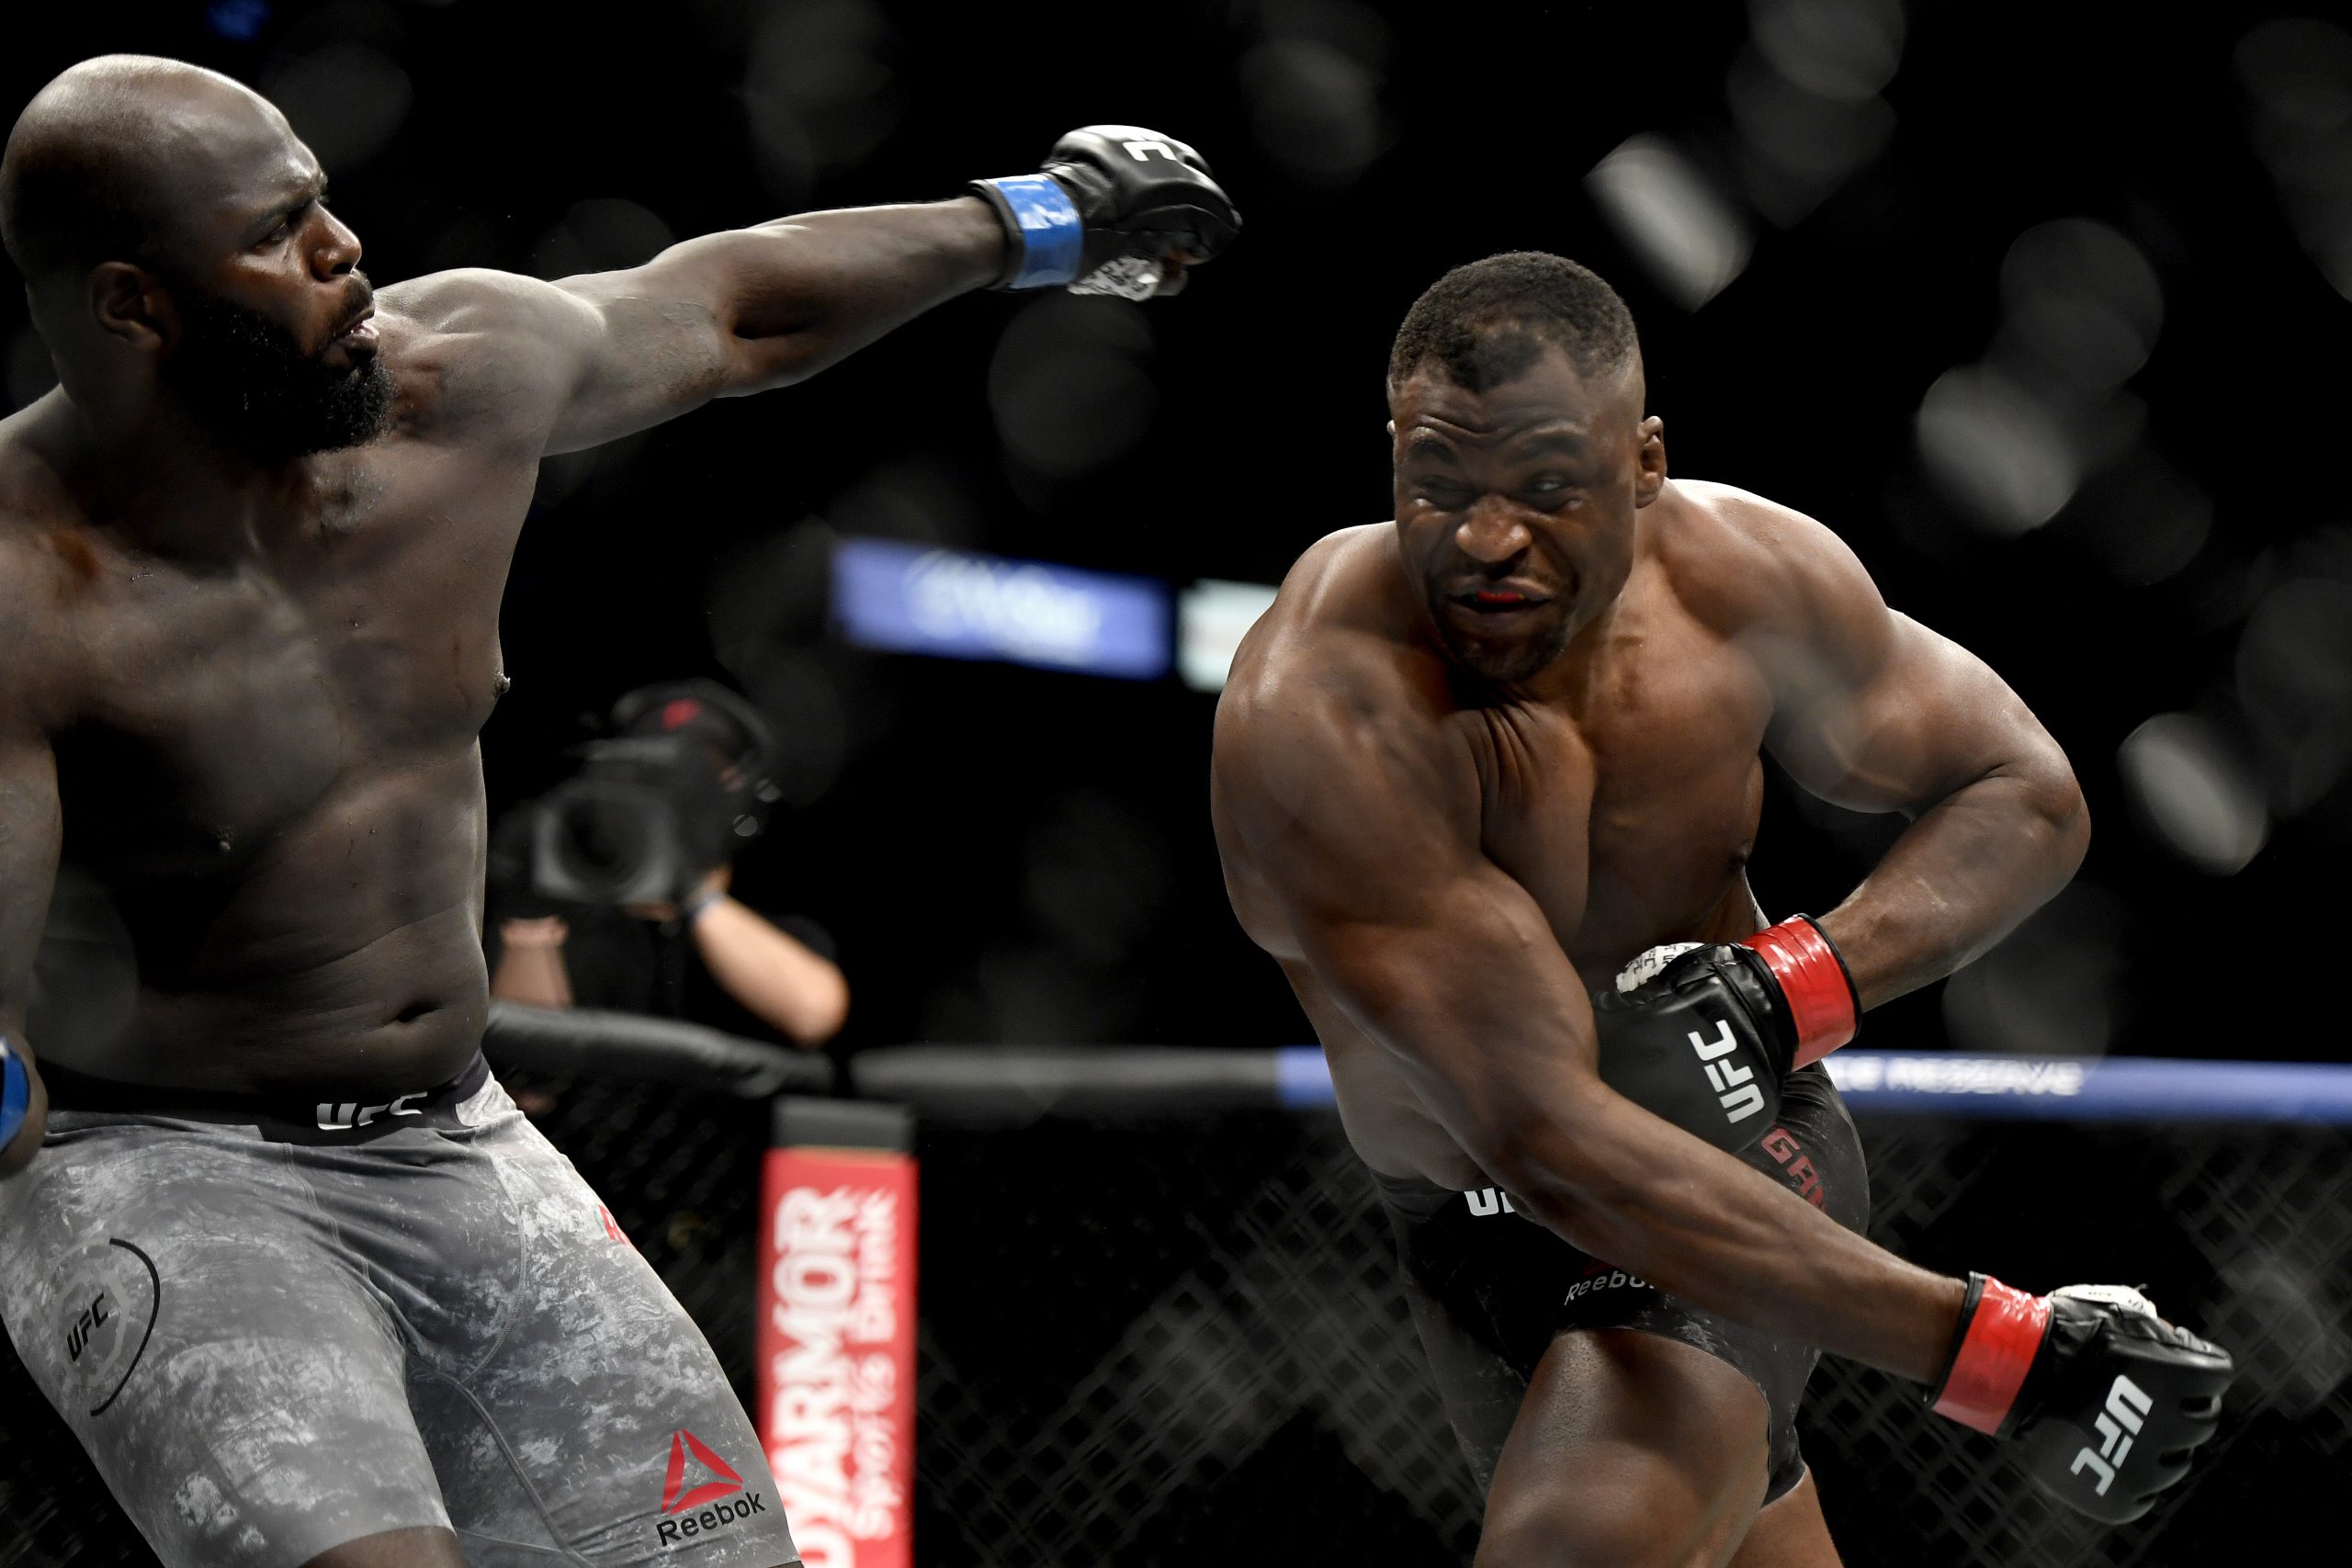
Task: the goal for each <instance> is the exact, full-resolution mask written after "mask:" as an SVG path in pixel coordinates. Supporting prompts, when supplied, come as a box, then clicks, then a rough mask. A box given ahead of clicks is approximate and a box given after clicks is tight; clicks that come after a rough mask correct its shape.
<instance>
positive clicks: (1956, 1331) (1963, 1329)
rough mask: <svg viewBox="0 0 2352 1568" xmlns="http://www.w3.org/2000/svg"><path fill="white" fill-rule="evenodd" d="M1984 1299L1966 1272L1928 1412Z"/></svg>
mask: <svg viewBox="0 0 2352 1568" xmlns="http://www.w3.org/2000/svg"><path fill="white" fill-rule="evenodd" d="M1824 940H1825V941H1826V940H1827V939H1826V938H1825V939H1824ZM1984 1299H1985V1276H1984V1275H1982V1274H1979V1273H1978V1272H1976V1270H1975V1269H1970V1270H1969V1271H1968V1293H1967V1294H1966V1295H1964V1296H1962V1297H1961V1299H1960V1321H1959V1322H1958V1323H1955V1324H1953V1325H1952V1326H1951V1344H1949V1345H1947V1346H1945V1347H1944V1359H1943V1365H1941V1366H1939V1367H1938V1368H1937V1369H1936V1377H1935V1381H1934V1382H1930V1383H1929V1384H1928V1387H1927V1392H1926V1393H1922V1394H1921V1395H1920V1396H1919V1403H1920V1404H1924V1405H1926V1406H1927V1407H1928V1409H1930V1410H1932V1409H1934V1408H1935V1406H1936V1401H1937V1400H1939V1399H1940V1398H1942V1397H1943V1392H1944V1384H1946V1383H1947V1382H1951V1370H1952V1368H1953V1367H1955V1366H1957V1365H1958V1364H1959V1363H1960V1347H1961V1345H1962V1343H1963V1342H1964V1341H1965V1340H1966V1339H1967V1338H1968V1321H1969V1319H1971V1318H1973V1317H1974V1316H1975V1315H1976V1303H1978V1302H1981V1301H1983V1300H1984Z"/></svg>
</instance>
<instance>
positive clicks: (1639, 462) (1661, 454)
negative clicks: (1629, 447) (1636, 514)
mask: <svg viewBox="0 0 2352 1568" xmlns="http://www.w3.org/2000/svg"><path fill="white" fill-rule="evenodd" d="M1634 442H1635V446H1634V465H1635V468H1634V505H1635V506H1647V505H1648V504H1649V503H1650V502H1653V501H1656V500H1657V492H1658V491H1661V490H1664V489H1665V488H1666V421H1664V420H1662V419H1660V418H1658V416H1657V415H1656V414H1652V415H1650V416H1649V417H1648V418H1647V419H1645V420H1644V421H1642V423H1641V425H1640V427H1639V428H1638V429H1636V430H1635V431H1634Z"/></svg>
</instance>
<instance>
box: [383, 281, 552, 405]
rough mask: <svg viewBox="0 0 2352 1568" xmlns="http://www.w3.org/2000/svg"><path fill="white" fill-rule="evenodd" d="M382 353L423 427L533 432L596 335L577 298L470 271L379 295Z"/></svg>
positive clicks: (543, 285)
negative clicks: (383, 339)
mask: <svg viewBox="0 0 2352 1568" xmlns="http://www.w3.org/2000/svg"><path fill="white" fill-rule="evenodd" d="M377 312H378V316H379V324H380V326H381V328H382V330H383V331H384V332H385V333H386V337H387V342H386V351H387V352H388V353H389V354H390V355H391V356H392V358H391V364H392V367H393V370H394V373H395V374H396V375H397V376H399V377H400V378H401V383H402V385H403V388H404V389H405V391H406V392H407V394H408V397H409V399H410V400H411V401H412V403H413V406H414V408H415V409H416V412H417V413H418V415H419V418H420V422H421V423H423V424H424V426H426V427H427V428H428V429H432V428H459V427H461V428H466V429H469V430H471V429H480V428H489V429H513V430H514V431H515V433H516V434H526V433H529V432H533V431H537V430H540V429H541V428H543V427H544V425H545V424H546V423H547V422H548V420H549V419H550V418H551V417H552V413H553V410H554V406H555V403H556V401H557V400H558V398H559V397H560V395H561V392H562V390H563V389H564V388H565V387H566V386H567V385H568V384H569V383H568V370H569V367H570V365H571V362H572V361H573V360H574V359H576V357H577V355H578V352H579V349H578V345H579V344H580V343H581V342H582V339H583V338H584V337H585V336H586V334H587V333H589V332H591V331H592V330H593V329H594V317H593V312H592V311H591V310H590V308H589V307H588V305H587V304H586V303H585V302H584V301H583V300H582V299H580V298H579V297H578V296H576V295H574V294H571V293H570V292H567V291H566V290H564V289H562V288H557V287H556V286H555V285H554V284H551V283H546V282H542V281H540V280H539V279H537V278H535V277H524V276H519V275H517V274H515V273H509V272H494V271H492V270H490V269H488V268H482V267H469V268H464V269H460V270H458V271H453V272H436V273H432V274H429V275H427V276H424V277H418V278H412V279H410V280H408V281H407V282H404V283H399V284H395V285H393V286H392V287H390V288H386V289H385V290H383V292H382V293H381V294H379V296H378V297H377Z"/></svg>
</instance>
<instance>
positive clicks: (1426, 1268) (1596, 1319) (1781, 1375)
mask: <svg viewBox="0 0 2352 1568" xmlns="http://www.w3.org/2000/svg"><path fill="white" fill-rule="evenodd" d="M1739 1157H1740V1158H1741V1159H1743V1160H1745V1161H1746V1162H1747V1164H1749V1165H1751V1166H1753V1167H1755V1168H1757V1169H1758V1170H1760V1171H1762V1172H1763V1173H1764V1174H1765V1175H1767V1176H1770V1177H1771V1178H1772V1179H1775V1180H1777V1181H1779V1182H1781V1184H1782V1185H1784V1186H1786V1187H1788V1188H1789V1189H1790V1190H1792V1191H1794V1192H1795V1193H1797V1194H1798V1195H1799V1196H1800V1197H1803V1198H1804V1199H1806V1200H1808V1201H1811V1202H1812V1203H1813V1204H1814V1206H1815V1207H1816V1208H1819V1209H1821V1210H1823V1211H1824V1212H1825V1213H1827V1214H1828V1215H1829V1216H1830V1218H1832V1219H1834V1220H1836V1221H1837V1222H1838V1224H1841V1225H1844V1226H1845V1227H1846V1228H1847V1229H1848V1230H1851V1231H1860V1230H1861V1229H1862V1228H1863V1227H1864V1225H1865V1224H1867V1223H1868V1221H1869V1219H1870V1180H1869V1175H1868V1172H1867V1171H1866V1170H1865V1169H1864V1168H1863V1162H1862V1145H1861V1140H1860V1138H1859V1137H1858V1136H1856V1134H1855V1132H1854V1123H1853V1121H1852V1119H1851V1118H1850V1117H1849V1116H1848V1115H1847V1114H1846V1107H1845V1105H1844V1103H1843V1102H1842V1101H1840V1100H1838V1091H1837V1090H1836V1089H1832V1088H1831V1087H1830V1084H1829V1075H1828V1074H1827V1073H1826V1072H1825V1071H1823V1069H1822V1068H1821V1067H1820V1066H1818V1065H1815V1066H1810V1067H1806V1068H1804V1069H1803V1070H1802V1071H1799V1072H1796V1073H1792V1074H1791V1075H1790V1077H1789V1078H1788V1080H1787V1082H1786V1083H1785V1084H1784V1085H1782V1088H1781V1114H1780V1118H1779V1121H1778V1122H1776V1124H1775V1125H1774V1126H1773V1128H1772V1130H1771V1131H1770V1132H1769V1133H1767V1134H1765V1135H1764V1136H1763V1138H1762V1139H1761V1140H1759V1141H1758V1143H1756V1144H1755V1145H1753V1146H1751V1147H1750V1148H1749V1149H1748V1150H1747V1152H1746V1153H1745V1154H1743V1155H1741V1156H1739ZM1374 1177H1375V1179H1377V1180H1378V1181H1379V1183H1380V1190H1381V1197H1382V1199H1383V1201H1385V1204H1386V1205H1387V1208H1388V1217H1389V1220H1390V1222H1391V1223H1392V1224H1394V1225H1395V1227H1396V1231H1397V1253H1398V1257H1399V1258H1400V1260H1401V1261H1402V1263H1403V1265H1404V1270H1405V1294H1406V1298H1407V1300H1408V1302H1409V1303H1411V1305H1412V1309H1413V1323H1414V1326H1415V1327H1416V1328H1417V1329H1419V1332H1420V1337H1421V1347H1422V1348H1423V1349H1424V1350H1426V1351H1427V1352H1428V1354H1429V1359H1430V1371H1432V1372H1434V1373H1435V1374H1436V1378H1437V1383H1438V1390H1439V1392H1440V1393H1442V1395H1443V1396H1444V1399H1445V1410H1446V1416H1447V1417H1448V1418H1449V1419H1450V1420H1451V1421H1452V1422H1453V1432H1454V1436H1455V1438H1457V1439H1459V1441H1460V1442H1461V1444H1462V1450H1463V1452H1464V1454H1465V1455H1467V1456H1468V1458H1469V1461H1470V1466H1471V1469H1472V1471H1473V1472H1476V1476H1477V1478H1478V1488H1479V1491H1480V1492H1481V1493H1482V1494H1483V1493H1484V1492H1485V1491H1486V1489H1487V1486H1488V1485H1489V1484H1491V1483H1492V1482H1493V1481H1494V1476H1495V1462H1496V1461H1497V1460H1498V1459H1499V1458H1500V1457H1501V1455H1502V1450H1503V1440H1504V1439H1505V1438H1508V1437H1510V1428H1511V1423H1512V1422H1513V1421H1514V1420H1515V1419H1517V1417H1518V1416H1519V1406H1520V1401H1521V1399H1523V1398H1524V1397H1525V1396H1526V1393H1527V1385H1528V1382H1529V1380H1530V1379H1531V1378H1532V1377H1533V1375H1534V1372H1535V1364H1536V1363H1537V1362H1538V1361H1540V1360H1542V1359H1543V1358H1544V1351H1545V1350H1546V1349H1547V1348H1550V1346H1551V1343H1552V1341H1553V1339H1554V1338H1555V1337H1557V1336H1559V1335H1562V1334H1569V1333H1574V1332H1576V1331H1577V1330H1579V1329H1589V1328H1634V1329H1639V1330H1641V1331H1642V1332H1643V1333H1645V1334H1657V1335H1662V1336H1664V1337H1666V1338H1668V1339H1675V1340H1679V1341H1680V1342H1681V1343H1683V1344H1685V1345H1691V1346H1695V1347H1696V1348H1699V1349H1702V1350H1704V1351H1705V1352H1706V1353H1707V1354H1708V1355H1710V1356H1713V1357H1714V1358H1715V1359H1718V1360H1721V1361H1725V1362H1728V1363H1729V1364H1730V1365H1732V1366H1734V1367H1736V1368H1737V1369H1738V1370H1739V1371H1741V1372H1743V1373H1744V1374H1746V1375H1747V1379H1748V1381H1749V1382H1753V1383H1754V1384H1755V1385H1756V1386H1757V1388H1758V1389H1759V1390H1760V1391H1762V1393H1763V1395H1764V1403H1765V1405H1766V1406H1767V1408H1768V1409H1769V1410H1770V1423H1771V1424H1770V1440H1771V1459H1770V1467H1771V1470H1770V1477H1771V1478H1770V1483H1769V1485H1768V1486H1767V1488H1766V1491H1765V1501H1767V1502H1770V1501H1772V1500H1773V1499H1775V1498H1778V1497H1780V1496H1781V1495H1784V1494H1786V1493H1787V1492H1788V1490H1789V1489H1790V1488H1791V1487H1792V1486H1794V1485H1795V1484H1796V1483H1798V1482H1799V1481H1800V1480H1802V1479H1804V1458H1803V1457H1802V1456H1801V1455H1799V1453H1798V1452H1797V1432H1796V1414H1797V1399H1798V1396H1799V1395H1801V1394H1802V1393H1804V1384H1805V1380H1806V1379H1807V1378H1808V1377H1810V1376H1811V1375H1812V1374H1813V1363H1814V1361H1815V1359H1817V1356H1816V1352H1815V1350H1814V1349H1813V1348H1812V1347H1811V1346H1807V1345H1801V1344H1798V1343H1796V1342H1794V1341H1792V1340H1786V1339H1775V1338H1773V1337H1770V1336H1769V1335H1766V1334H1761V1333H1758V1332H1757V1331H1756V1330H1755V1329H1752V1328H1747V1327H1743V1326H1742V1325H1738V1324H1736V1323H1733V1322H1731V1321H1729V1320H1728V1319H1725V1318H1723V1317H1719V1316H1717V1315H1716V1314H1713V1313H1709V1312H1702V1311H1700V1310H1699V1309H1698V1308H1697V1307H1694V1306H1691V1304H1689V1303H1686V1302H1682V1301H1679V1300H1678V1299H1677V1298H1675V1297H1673V1296H1669V1295H1668V1294H1666V1293H1665V1292H1662V1291H1660V1290H1658V1289H1657V1287H1655V1286H1653V1285H1650V1284H1648V1283H1646V1282H1645V1281H1644V1280H1641V1279H1640V1278H1639V1277H1637V1276H1634V1275H1632V1274H1628V1273H1627V1272H1626V1271H1625V1270H1623V1269H1618V1268H1615V1267H1613V1266H1611V1264H1608V1263H1605V1262H1603V1261H1602V1260H1600V1258H1594V1257H1592V1256H1591V1255H1590V1254H1589V1253H1586V1252H1580V1251H1578V1250H1577V1248H1576V1247H1571V1246H1570V1245H1568V1243H1566V1241H1563V1240H1562V1239H1561V1238H1560V1237H1559V1236H1558V1235H1555V1234H1554V1233H1553V1232H1552V1231H1550V1230H1548V1229H1546V1228H1545V1227H1544V1225H1542V1224H1538V1223H1537V1222H1536V1221H1534V1220H1532V1219H1530V1218H1528V1217H1527V1216H1526V1215H1524V1214H1521V1213H1518V1212H1517V1211H1516V1210H1514V1209H1513V1208H1512V1207H1511V1205H1510V1199H1508V1198H1507V1197H1505V1196H1504V1195H1503V1194H1502V1193H1501V1191H1500V1190H1498V1189H1496V1188H1491V1187H1489V1188H1485V1189H1482V1190H1478V1191H1476V1192H1453V1191H1449V1190H1446V1189H1444V1188H1442V1187H1437V1186H1432V1185H1431V1184H1430V1183H1429V1182H1426V1181H1415V1180H1409V1179H1399V1178H1397V1177H1388V1176H1380V1175H1379V1174H1378V1173H1377V1172H1375V1173H1374Z"/></svg>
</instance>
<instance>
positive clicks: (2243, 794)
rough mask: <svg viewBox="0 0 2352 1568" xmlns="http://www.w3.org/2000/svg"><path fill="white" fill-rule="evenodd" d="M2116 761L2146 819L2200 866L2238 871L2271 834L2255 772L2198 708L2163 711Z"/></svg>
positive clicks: (2128, 738) (2163, 840)
mask: <svg viewBox="0 0 2352 1568" xmlns="http://www.w3.org/2000/svg"><path fill="white" fill-rule="evenodd" d="M2115 761H2116V766H2117V768H2118V770H2119V771H2120V773H2122V775H2123V785H2124V788H2125V789H2126V790H2127V791H2128V792H2129V793H2130V795H2131V803H2132V805H2133V807H2135V808H2136V809H2137V810H2138V812H2139V814H2140V818H2141V819H2142V821H2143V823H2144V824H2145V825H2146V827H2147V828H2148V829H2149V830H2150V831H2151V832H2152V833H2153V834H2154V836H2155V838H2156V839H2157V840H2158V841H2159V842H2161V843H2163V844H2164V845H2165V847H2166V848H2168V849H2170V850H2171V851H2172V852H2174V853H2175V854H2177V855H2179V856H2180V857H2181V858H2182V859H2183V860H2185V861H2188V863H2190V864H2191V865H2194V866H2196V867H2198V868H2199V870H2202V871H2209V872H2211V873H2212V874H2214V875H2216V876H2231V875H2234V874H2236V873H2238V872H2240V871H2242V870H2244V869H2245V864H2246V863H2247V862H2248V861H2251V860H2252V859H2254V857H2255V854H2256V852H2257V851H2259V850H2260V849H2261V848H2262V844H2263V840H2265V839H2267V837H2268V836H2269V833H2270V818H2269V814H2268V813H2267V811H2266V810H2265V809H2264V807H2263V800H2262V791H2261V789H2260V788H2259V786H2258V785H2257V784H2256V782H2255V780H2254V778H2253V776H2252V773H2250V771H2249V770H2248V769H2247V768H2246V766H2245V764H2244V763H2243V762H2242V761H2240V760H2239V759H2238V758H2237V757H2236V756H2235V755H2233V753H2232V751H2231V750H2230V749H2229V747H2228V746H2227V745H2225V744H2224V743H2223V741H2222V738H2221V737H2220V736H2219V735H2218V734H2216V733H2215V732H2214V730H2213V728H2212V727H2211V726H2210V725H2208V724H2207V723H2206V722H2205V721H2204V720H2202V719H2200V718H2198V717H2197V716H2194V715H2193V714H2185V713H2164V714H2158V715H2157V716H2155V717H2154V718H2152V719H2150V720H2148V721H2147V722H2146V723H2145V724H2143V725H2142V726H2140V728H2137V729H2135V730H2133V731H2132V732H2131V734H2130V735H2127V736H2125V737H2124V739H2123V744H2122V746H2121V747H2120V748H2119V749H2118V750H2117V752H2116V756H2115Z"/></svg>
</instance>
